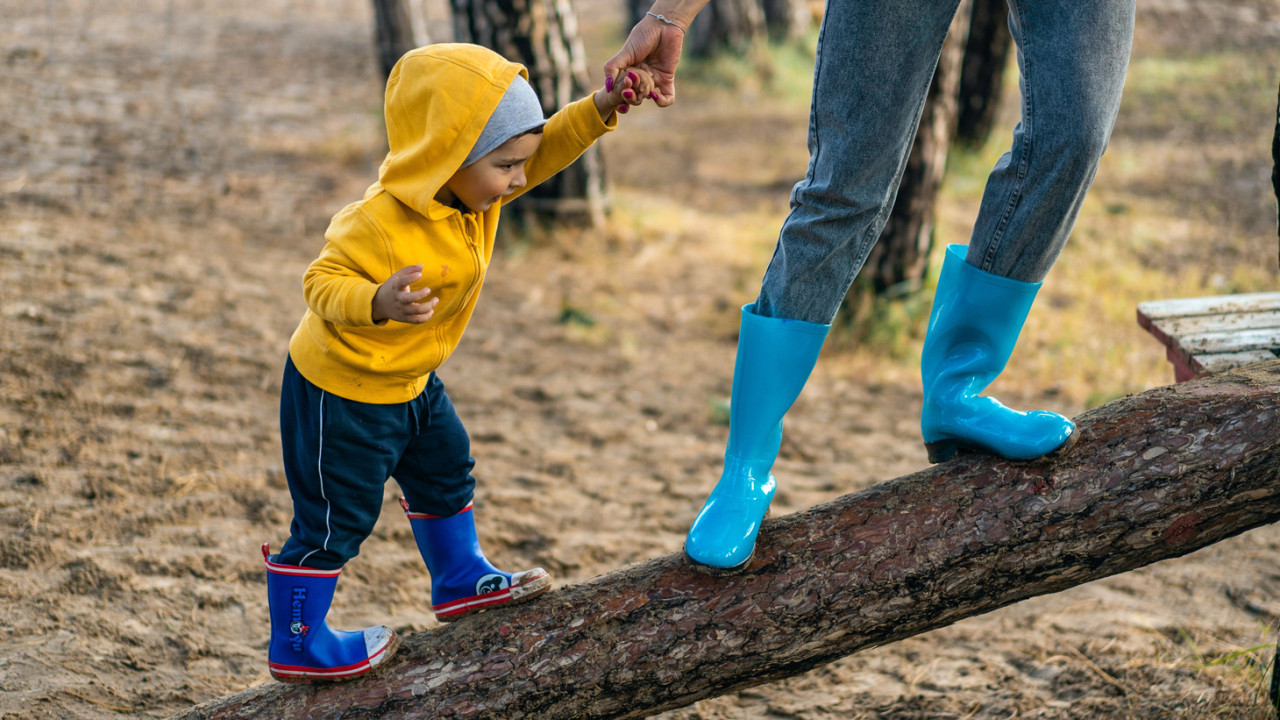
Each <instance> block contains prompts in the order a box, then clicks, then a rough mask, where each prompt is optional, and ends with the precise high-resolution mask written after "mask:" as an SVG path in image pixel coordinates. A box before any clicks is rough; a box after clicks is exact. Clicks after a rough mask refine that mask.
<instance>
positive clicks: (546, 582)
mask: <svg viewBox="0 0 1280 720" xmlns="http://www.w3.org/2000/svg"><path fill="white" fill-rule="evenodd" d="M519 588H520V591H521V592H520V594H519V595H518V596H517V595H516V594H515V593H514V592H513V593H512V594H511V597H510V599H508V600H504V601H502V602H496V603H490V604H488V605H479V606H475V607H472V606H468V607H467V608H466V609H463V610H459V611H457V612H454V613H450V614H448V615H440V614H438V613H437V614H436V620H438V621H440V622H442V623H449V622H457V621H459V620H461V619H463V618H465V617H467V616H469V615H475V614H476V613H482V612H484V611H485V610H489V609H492V608H500V607H509V606H511V605H519V604H521V603H526V602H529V601H530V600H532V599H534V598H536V597H538V596H539V595H541V594H543V593H545V592H546V591H548V590H550V589H551V575H550V574H546V575H543V576H542V577H539V578H535V579H533V580H532V581H530V582H527V583H523V584H521V585H520V586H519ZM513 590H514V588H513Z"/></svg>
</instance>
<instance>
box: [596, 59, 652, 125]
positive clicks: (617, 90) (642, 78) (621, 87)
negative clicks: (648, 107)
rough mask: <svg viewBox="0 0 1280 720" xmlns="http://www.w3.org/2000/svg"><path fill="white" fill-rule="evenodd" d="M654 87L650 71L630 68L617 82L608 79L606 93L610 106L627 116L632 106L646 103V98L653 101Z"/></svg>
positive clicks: (606, 80)
mask: <svg viewBox="0 0 1280 720" xmlns="http://www.w3.org/2000/svg"><path fill="white" fill-rule="evenodd" d="M654 87H655V85H654V82H653V76H652V75H650V74H649V71H648V70H645V69H644V68H640V67H629V68H627V69H626V70H624V71H623V72H622V74H621V75H619V76H618V80H617V82H614V81H613V80H612V79H611V78H606V79H605V88H604V92H605V94H606V95H605V96H606V98H607V102H608V104H609V105H611V106H613V107H614V108H616V109H617V111H618V112H620V113H622V114H624V115H625V114H626V113H627V111H628V110H630V109H631V107H632V106H635V105H639V104H640V103H642V102H644V100H645V98H650V99H653V98H654V97H655V96H654V94H653V91H654Z"/></svg>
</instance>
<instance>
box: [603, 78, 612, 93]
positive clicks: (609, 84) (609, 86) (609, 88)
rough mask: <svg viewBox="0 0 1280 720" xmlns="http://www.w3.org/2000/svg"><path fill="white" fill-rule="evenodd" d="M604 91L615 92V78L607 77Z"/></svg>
mask: <svg viewBox="0 0 1280 720" xmlns="http://www.w3.org/2000/svg"><path fill="white" fill-rule="evenodd" d="M604 91H605V92H613V78H611V77H607V78H605V79H604Z"/></svg>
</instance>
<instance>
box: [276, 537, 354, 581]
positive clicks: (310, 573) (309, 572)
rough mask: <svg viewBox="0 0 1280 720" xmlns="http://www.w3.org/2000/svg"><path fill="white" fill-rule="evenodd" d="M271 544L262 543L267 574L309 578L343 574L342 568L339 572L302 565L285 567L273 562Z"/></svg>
mask: <svg viewBox="0 0 1280 720" xmlns="http://www.w3.org/2000/svg"><path fill="white" fill-rule="evenodd" d="M270 545H271V543H262V561H263V562H264V563H266V564H267V572H273V573H276V574H277V575H305V576H307V577H338V576H339V575H341V574H342V568H338V569H337V570H319V569H316V568H309V567H303V566H301V565H283V564H281V563H277V562H271V560H270V559H269V558H270V557H271V549H270V547H269V546H270Z"/></svg>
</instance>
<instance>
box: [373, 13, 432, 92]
mask: <svg viewBox="0 0 1280 720" xmlns="http://www.w3.org/2000/svg"><path fill="white" fill-rule="evenodd" d="M415 13H416V11H415V8H414V7H413V4H412V2H411V1H410V0H373V18H374V23H373V24H374V45H375V47H376V49H377V52H378V66H379V67H380V68H381V69H382V79H383V80H384V81H385V80H386V79H387V78H389V77H390V76H391V69H392V68H394V67H395V66H396V62H397V61H398V60H399V59H400V58H401V56H403V55H404V54H405V53H407V52H409V51H410V50H412V49H414V48H416V47H418V46H419V45H426V44H427V42H429V41H428V39H427V37H426V31H425V30H426V29H425V25H424V24H423V22H422V18H421V17H419V18H418V22H416V23H415V21H414V18H415Z"/></svg>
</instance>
